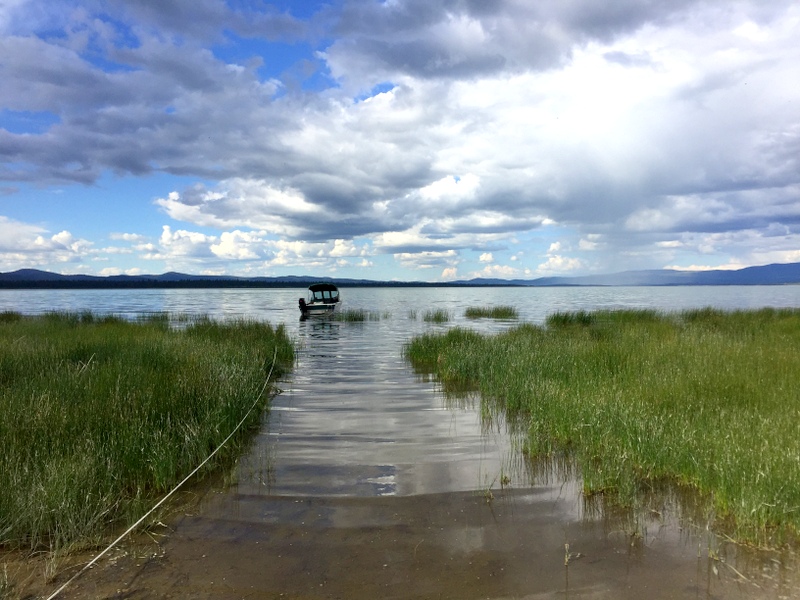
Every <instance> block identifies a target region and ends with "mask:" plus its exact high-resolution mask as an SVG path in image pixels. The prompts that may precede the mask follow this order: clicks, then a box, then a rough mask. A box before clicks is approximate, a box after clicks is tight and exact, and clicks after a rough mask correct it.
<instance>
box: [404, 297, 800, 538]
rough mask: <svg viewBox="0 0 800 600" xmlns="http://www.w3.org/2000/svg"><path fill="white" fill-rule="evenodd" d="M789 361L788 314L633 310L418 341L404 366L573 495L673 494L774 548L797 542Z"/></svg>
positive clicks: (798, 432) (799, 412)
mask: <svg viewBox="0 0 800 600" xmlns="http://www.w3.org/2000/svg"><path fill="white" fill-rule="evenodd" d="M798 348H800V311H798V310H775V309H764V310H757V311H734V312H723V311H718V310H713V309H702V310H694V311H686V312H682V313H670V314H661V313H658V312H656V311H650V310H643V311H637V310H633V311H597V312H591V313H589V312H579V313H560V314H557V315H554V316H552V317H551V318H550V319H548V320H547V325H546V326H545V327H538V326H534V325H527V324H526V325H521V326H519V327H516V328H514V329H513V330H511V331H508V332H504V333H501V334H497V335H493V336H487V335H480V334H468V335H467V334H465V333H464V332H461V331H451V332H448V333H446V334H441V335H427V336H422V337H419V338H415V339H414V340H412V342H411V343H410V344H409V345H408V346H407V348H406V355H407V356H408V358H409V359H410V360H411V361H412V363H413V364H414V365H415V366H417V368H419V369H421V370H429V371H431V372H434V373H435V374H436V375H437V376H438V377H439V378H440V380H441V381H442V384H443V386H444V388H445V390H447V389H450V388H453V389H463V388H464V387H465V386H471V387H472V389H474V390H477V391H479V392H480V395H481V399H482V400H481V401H482V402H483V403H493V404H496V405H497V406H499V407H500V408H501V409H502V410H504V411H506V413H508V414H509V415H513V416H515V417H516V418H517V419H521V420H523V421H524V422H525V423H527V425H526V428H527V442H526V446H527V451H528V452H529V453H530V454H531V455H536V456H563V455H566V456H569V457H572V458H573V459H574V460H575V461H576V462H577V463H578V464H579V465H580V468H581V469H582V474H583V483H584V491H585V493H586V494H587V495H591V494H604V496H605V497H607V498H609V499H611V500H613V501H616V502H618V503H621V504H635V503H636V501H637V498H638V497H640V495H641V494H643V493H644V492H646V491H647V490H649V489H651V488H654V487H658V486H660V485H662V484H664V483H671V484H675V485H677V486H679V487H680V488H681V489H690V490H694V492H695V494H694V496H696V497H698V498H700V499H701V500H702V502H701V505H702V506H703V507H705V511H706V513H707V514H708V515H715V518H716V525H717V526H718V527H721V528H724V529H725V530H726V532H727V533H728V534H729V535H733V536H735V537H736V538H738V539H740V540H743V541H748V542H752V543H758V544H763V545H769V546H776V545H779V544H781V543H784V542H786V541H787V540H791V539H793V538H795V536H797V535H798V533H800V425H799V424H800V352H798Z"/></svg>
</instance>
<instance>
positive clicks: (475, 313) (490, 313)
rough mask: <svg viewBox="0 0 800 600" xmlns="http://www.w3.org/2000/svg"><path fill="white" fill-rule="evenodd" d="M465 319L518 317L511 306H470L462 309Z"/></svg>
mask: <svg viewBox="0 0 800 600" xmlns="http://www.w3.org/2000/svg"><path fill="white" fill-rule="evenodd" d="M464 316H465V317H466V318H467V319H498V320H511V319H516V318H518V317H519V314H518V313H517V309H516V308H514V307H513V306H470V307H468V308H467V309H466V310H465V311H464Z"/></svg>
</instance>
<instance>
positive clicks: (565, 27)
mask: <svg viewBox="0 0 800 600" xmlns="http://www.w3.org/2000/svg"><path fill="white" fill-rule="evenodd" d="M785 262H800V3H798V2H796V0H770V1H769V2H764V1H763V0H755V1H752V2H749V1H738V0H669V1H666V0H615V1H614V2H597V1H596V0H536V1H532V0H494V1H492V2H487V1H485V0H330V1H328V2H317V1H313V0H302V1H301V0H281V1H278V2H269V1H262V0H84V1H65V0H48V1H47V2H42V1H41V0H0V271H3V272H7V271H13V270H16V269H22V268H38V269H44V270H49V271H54V272H58V273H65V274H70V273H85V274H93V275H113V274H123V273H125V274H155V273H163V272H167V271H179V272H183V273H191V274H215V275H219V274H227V275H236V276H282V275H310V276H320V277H323V276H325V277H328V276H330V277H343V278H344V277H347V278H350V277H355V278H364V279H377V280H402V281H431V282H437V281H451V280H457V279H470V278H473V277H490V278H502V279H514V278H522V279H535V278H538V277H544V276H574V275H588V274H596V273H614V272H618V271H625V270H638V269H664V268H672V269H683V270H707V269H735V268H742V267H747V266H753V265H762V264H770V263H785Z"/></svg>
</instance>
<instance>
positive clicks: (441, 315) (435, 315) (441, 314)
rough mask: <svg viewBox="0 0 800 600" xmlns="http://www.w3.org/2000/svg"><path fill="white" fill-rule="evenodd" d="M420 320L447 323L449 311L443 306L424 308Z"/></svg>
mask: <svg viewBox="0 0 800 600" xmlns="http://www.w3.org/2000/svg"><path fill="white" fill-rule="evenodd" d="M422 320H423V321H425V322H427V323H447V322H448V321H449V320H450V311H447V310H445V309H443V308H437V309H433V310H426V311H425V312H424V313H422Z"/></svg>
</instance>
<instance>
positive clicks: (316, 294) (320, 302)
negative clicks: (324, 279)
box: [300, 283, 342, 318]
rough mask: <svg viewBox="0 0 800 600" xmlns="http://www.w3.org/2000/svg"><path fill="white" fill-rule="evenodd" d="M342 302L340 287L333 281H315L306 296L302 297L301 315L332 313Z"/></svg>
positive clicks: (313, 315) (311, 315)
mask: <svg viewBox="0 0 800 600" xmlns="http://www.w3.org/2000/svg"><path fill="white" fill-rule="evenodd" d="M341 302H342V298H341V296H340V295H339V288H337V287H336V286H335V285H333V284H332V283H314V284H312V285H310V286H309V287H308V294H307V297H306V298H300V317H301V318H307V317H317V316H321V317H324V316H327V315H332V314H333V313H334V312H335V311H336V309H337V308H339V305H340V304H341Z"/></svg>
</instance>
